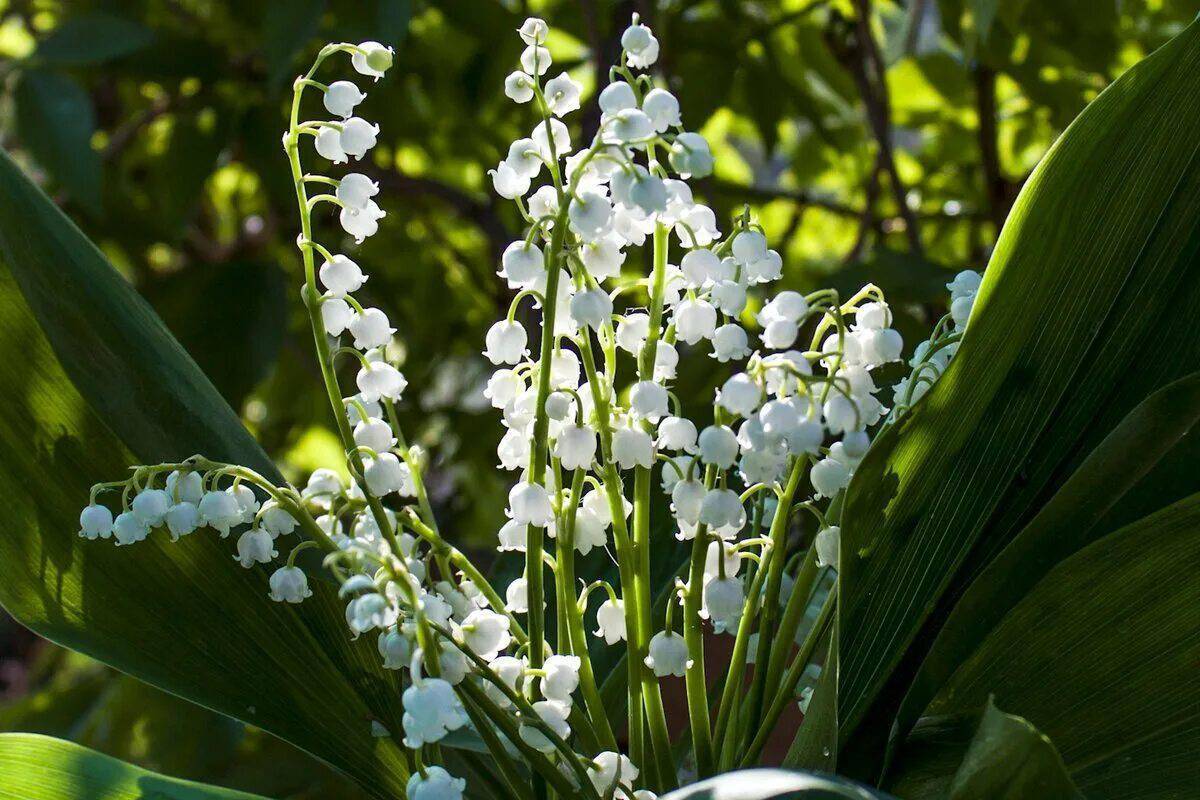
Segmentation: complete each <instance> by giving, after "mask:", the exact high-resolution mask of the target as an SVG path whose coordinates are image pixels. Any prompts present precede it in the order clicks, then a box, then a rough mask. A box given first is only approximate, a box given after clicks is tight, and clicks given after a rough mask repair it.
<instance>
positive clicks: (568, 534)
mask: <svg viewBox="0 0 1200 800" xmlns="http://www.w3.org/2000/svg"><path fill="white" fill-rule="evenodd" d="M586 474H587V471H586V470H582V469H577V470H575V474H574V476H573V477H572V479H571V494H570V499H569V500H568V503H569V505H568V510H567V514H566V515H565V517H564V520H563V521H564V522H565V523H566V524H565V525H564V526H563V530H562V532H561V533H560V534H559V538H558V569H559V574H558V576H557V579H556V580H555V586H556V587H557V589H558V604H559V607H560V608H561V609H562V610H563V614H564V619H565V622H566V630H565V633H566V642H567V643H568V644H569V645H570V652H571V653H572V654H573V655H575V656H576V657H577V658H578V659H579V690H580V693H581V694H582V695H583V704H584V707H585V708H586V709H587V712H588V717H589V718H590V719H591V721H592V726H593V728H594V729H595V731H596V737H597V739H598V740H599V744H600V746H601V747H602V748H603V749H605V750H611V751H614V752H615V751H616V750H617V737H616V736H615V735H614V734H613V730H612V723H611V722H609V719H608V712H607V711H606V710H605V708H604V701H603V700H602V699H601V697H600V690H599V688H598V687H597V685H596V675H595V672H594V671H593V670H592V659H591V656H590V655H589V654H588V647H587V635H586V633H585V631H584V627H583V612H582V611H581V610H580V608H579V603H577V602H576V601H575V516H576V512H577V511H578V509H579V496H580V494H582V492H583V485H584V478H585V477H586ZM559 649H562V639H560V641H559Z"/></svg>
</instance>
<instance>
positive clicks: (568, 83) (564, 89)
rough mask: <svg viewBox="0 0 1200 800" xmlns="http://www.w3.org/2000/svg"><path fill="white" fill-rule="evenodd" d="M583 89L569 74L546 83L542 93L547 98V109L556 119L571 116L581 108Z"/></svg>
mask: <svg viewBox="0 0 1200 800" xmlns="http://www.w3.org/2000/svg"><path fill="white" fill-rule="evenodd" d="M581 91H583V87H582V86H581V85H580V84H579V83H578V82H577V81H574V80H572V79H571V76H570V75H568V74H567V73H565V72H564V73H562V74H561V75H559V76H558V77H556V78H551V79H550V80H548V81H546V86H545V88H544V89H543V90H542V93H543V94H544V95H545V96H546V107H547V108H549V109H550V113H551V114H553V115H554V116H556V117H562V116H565V115H567V114H570V113H571V112H572V111H575V110H577V109H578V108H579V93H580V92H581Z"/></svg>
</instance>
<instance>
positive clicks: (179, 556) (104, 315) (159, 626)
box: [0, 156, 408, 797]
mask: <svg viewBox="0 0 1200 800" xmlns="http://www.w3.org/2000/svg"><path fill="white" fill-rule="evenodd" d="M0 352H2V353H4V354H5V355H6V357H5V358H4V359H3V360H2V363H0V392H3V394H4V395H5V397H6V401H5V403H4V404H3V406H0V442H3V443H4V447H3V448H2V452H3V455H2V456H0V493H2V494H3V496H4V497H5V498H6V501H5V503H4V505H3V508H2V509H0V527H2V528H3V530H4V535H3V536H0V604H3V606H4V607H5V608H6V609H7V610H8V611H9V612H10V613H12V615H13V616H14V617H16V618H17V619H18V620H19V621H21V622H22V624H24V625H26V626H28V627H29V628H31V629H33V630H34V631H36V632H37V633H39V634H41V635H42V636H44V637H45V638H48V639H50V640H51V641H54V642H57V643H59V644H62V645H64V646H66V647H69V648H71V649H74V650H78V651H81V652H84V653H86V654H88V655H91V656H93V657H94V658H97V659H99V660H101V661H104V662H105V663H108V664H110V665H112V666H114V667H116V668H117V669H119V670H121V671H123V672H127V673H129V674H131V675H133V676H135V677H137V678H139V679H141V680H144V681H146V682H148V683H151V684H153V685H155V686H158V687H160V688H162V689H165V690H166V691H168V692H171V693H174V694H177V695H180V696H182V697H184V698H186V699H188V700H191V701H192V702H195V703H197V704H199V705H203V706H205V707H208V708H211V709H213V710H215V711H219V712H221V713H223V714H226V715H228V716H231V717H235V718H237V719H241V720H243V721H245V722H248V723H251V724H253V725H256V726H258V727H261V728H263V729H265V730H267V731H269V732H271V733H273V734H275V735H277V736H279V737H281V738H283V739H286V740H288V741H290V742H292V743H293V744H295V745H297V746H298V747H300V748H301V749H304V750H306V751H308V752H309V753H311V754H313V755H315V756H317V757H319V758H321V759H323V760H324V761H326V762H328V763H330V764H332V765H333V766H335V767H337V768H338V769H340V770H342V771H344V772H346V773H347V774H349V775H351V776H352V777H354V778H355V779H356V780H357V781H358V782H359V783H360V784H362V785H363V786H364V787H366V788H368V790H369V791H372V792H374V793H375V794H376V795H377V796H380V797H388V796H392V795H394V794H396V793H398V792H400V791H401V790H402V788H403V785H404V783H405V781H406V780H407V776H408V773H407V769H406V765H405V761H404V759H403V754H402V749H401V748H400V746H399V745H398V744H397V743H396V742H394V741H393V740H392V739H390V738H376V737H375V736H373V735H372V733H371V725H372V721H377V722H379V723H381V724H382V725H383V726H384V727H385V728H386V729H387V730H389V731H392V732H395V733H396V734H399V732H400V731H401V728H402V726H401V722H400V708H399V691H398V684H397V681H396V678H395V675H394V674H392V673H389V672H387V671H385V670H383V669H382V667H381V665H380V660H379V657H378V653H377V652H375V647H374V644H373V642H368V641H365V640H364V641H358V642H351V641H349V638H348V632H347V630H346V627H345V622H344V619H343V617H344V613H343V604H342V603H341V602H340V601H339V600H338V598H337V596H336V592H335V590H334V588H333V587H332V586H329V585H325V584H324V583H322V582H319V581H314V582H312V588H313V591H314V596H313V597H312V598H310V599H309V600H308V601H306V602H305V603H304V604H303V605H300V606H290V605H286V604H279V603H273V602H271V601H270V600H269V599H268V598H267V573H266V571H264V570H261V569H254V570H243V569H242V568H241V567H239V566H237V564H236V563H235V562H234V561H233V559H232V558H231V551H230V549H229V547H228V544H227V543H222V542H221V541H220V540H218V539H216V538H215V537H213V536H207V535H203V534H202V535H193V536H190V537H187V538H186V539H184V540H182V541H180V542H179V543H177V544H166V543H165V542H160V541H158V540H157V539H154V538H152V539H151V540H150V541H148V542H145V543H143V544H142V545H139V546H137V547H131V548H120V549H117V548H115V547H113V546H112V545H111V543H108V542H88V543H85V542H83V541H82V540H80V539H78V538H77V537H76V536H75V531H76V530H77V529H78V526H77V522H76V519H75V518H76V515H77V514H78V509H79V508H80V507H81V505H82V504H84V503H86V498H87V494H88V489H89V487H90V485H91V484H92V483H94V482H96V481H99V480H111V479H112V478H113V477H114V476H118V475H122V474H124V473H125V472H126V470H127V468H128V466H129V465H131V464H134V463H155V462H158V461H161V460H165V459H178V458H182V457H186V456H188V455H190V454H192V453H193V452H196V451H197V450H203V451H205V452H206V453H211V454H212V457H214V458H218V459H221V460H226V461H232V462H237V463H244V464H248V465H250V466H254V467H257V468H261V469H264V470H267V471H268V472H267V474H271V475H273V474H274V470H273V468H272V467H271V465H270V462H269V460H268V459H267V458H266V456H265V455H264V454H263V452H262V451H261V449H259V448H258V446H257V445H256V444H255V443H254V441H253V439H252V438H251V437H250V436H249V434H248V433H247V432H246V431H245V429H244V428H242V426H241V424H240V423H239V421H238V419H237V417H236V416H235V415H234V414H233V412H232V411H231V410H230V409H229V408H228V406H226V405H225V404H224V403H223V402H222V401H221V399H220V396H219V395H218V394H217V392H216V390H215V389H213V387H212V385H211V384H210V383H209V382H208V381H207V379H206V378H204V376H203V374H201V373H200V371H199V370H198V369H197V367H196V366H195V364H194V363H193V362H192V361H191V359H189V358H188V357H187V355H186V354H185V353H184V352H183V350H182V348H180V346H179V344H178V343H177V342H176V341H175V340H174V339H172V338H171V337H170V334H168V333H167V332H166V329H165V328H164V327H163V325H162V323H161V322H160V321H159V320H158V319H157V318H156V317H155V316H154V315H153V312H151V311H150V310H149V308H148V306H147V305H146V304H145V303H144V302H142V301H141V299H140V298H138V297H137V295H136V294H135V293H134V292H133V291H132V290H131V289H130V288H129V287H128V285H127V284H126V283H125V282H124V281H123V280H122V279H121V278H120V277H119V276H118V275H116V274H115V273H114V272H113V271H112V269H111V267H109V266H108V264H107V263H106V262H105V261H104V259H103V257H102V256H101V255H100V254H99V252H98V251H97V250H96V249H95V248H94V247H93V246H92V245H91V243H89V242H88V241H87V240H86V238H85V237H84V236H83V235H82V234H81V233H80V232H79V231H78V229H76V228H75V227H74V226H73V225H71V223H70V222H69V221H68V220H67V219H66V218H65V217H64V216H63V215H62V214H61V212H59V211H58V209H56V208H55V207H54V206H53V204H51V203H50V202H49V200H48V199H47V198H46V197H45V196H44V195H43V194H42V193H41V192H40V191H38V190H37V189H36V187H34V186H33V185H32V184H30V183H29V182H28V181H27V180H26V179H25V178H24V177H23V176H21V175H20V173H19V171H18V170H17V169H16V167H15V166H14V165H13V164H12V162H11V161H9V160H8V159H7V157H2V156H0Z"/></svg>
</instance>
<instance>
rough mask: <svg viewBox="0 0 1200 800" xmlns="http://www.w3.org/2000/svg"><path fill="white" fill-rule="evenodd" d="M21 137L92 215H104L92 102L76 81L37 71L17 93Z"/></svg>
mask: <svg viewBox="0 0 1200 800" xmlns="http://www.w3.org/2000/svg"><path fill="white" fill-rule="evenodd" d="M15 99H16V105H17V134H18V135H19V136H20V137H21V144H22V145H23V146H24V147H25V148H26V149H28V150H29V152H30V153H32V154H33V157H34V158H35V159H37V162H38V164H39V165H40V166H41V167H43V168H44V169H45V170H46V171H47V172H49V173H50V174H51V175H52V176H53V177H54V178H55V180H57V181H58V183H59V184H60V185H61V186H62V187H63V188H64V189H66V191H67V192H68V193H69V194H70V195H71V197H72V199H74V200H75V201H76V202H78V203H79V204H80V205H81V206H83V207H84V208H86V209H87V210H88V211H89V212H90V213H92V214H99V213H100V172H101V170H100V154H99V153H97V152H96V151H95V150H93V149H92V134H93V133H94V132H95V131H96V117H95V114H94V113H93V111H92V98H91V97H89V96H88V93H87V92H86V91H84V89H83V87H82V86H80V85H79V84H78V83H77V82H76V81H75V79H73V78H71V77H69V76H67V75H63V74H61V73H58V72H48V71H45V70H39V69H31V70H26V71H24V72H22V73H21V75H20V78H19V79H18V82H17V90H16V94H15Z"/></svg>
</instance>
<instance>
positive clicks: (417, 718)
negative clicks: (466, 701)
mask: <svg viewBox="0 0 1200 800" xmlns="http://www.w3.org/2000/svg"><path fill="white" fill-rule="evenodd" d="M401 700H402V702H403V704H404V746H405V747H408V748H411V749H416V748H418V747H422V746H424V745H426V744H432V743H433V742H437V741H440V740H441V738H442V737H443V736H445V735H446V734H447V733H449V732H450V731H455V730H458V729H459V728H461V727H463V726H464V725H466V724H467V723H468V722H469V721H470V718H469V717H468V716H467V712H466V711H465V710H464V709H463V707H462V702H461V701H460V700H459V699H458V695H456V694H455V693H454V687H452V686H451V685H450V684H449V683H447V682H446V681H444V680H442V679H441V678H424V679H421V680H414V681H413V684H412V685H411V686H409V687H408V688H407V689H405V690H404V695H403V696H402V698H401Z"/></svg>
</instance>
